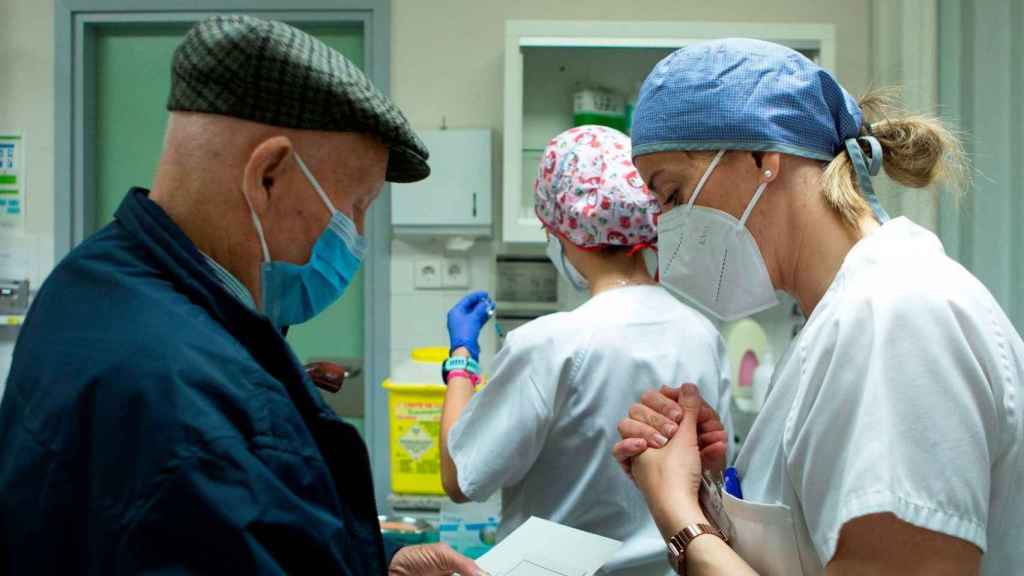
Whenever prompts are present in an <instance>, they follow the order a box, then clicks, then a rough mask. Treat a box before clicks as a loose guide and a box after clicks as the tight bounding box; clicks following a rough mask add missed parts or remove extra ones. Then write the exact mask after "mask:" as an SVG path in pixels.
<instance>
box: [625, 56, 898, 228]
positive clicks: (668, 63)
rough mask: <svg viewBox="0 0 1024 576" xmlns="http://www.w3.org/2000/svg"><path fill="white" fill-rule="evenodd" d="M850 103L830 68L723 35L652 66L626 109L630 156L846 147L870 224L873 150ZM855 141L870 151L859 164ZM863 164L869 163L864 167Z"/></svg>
mask: <svg viewBox="0 0 1024 576" xmlns="http://www.w3.org/2000/svg"><path fill="white" fill-rule="evenodd" d="M861 122H862V115H861V110H860V106H858V105H857V101H856V100H855V99H854V98H853V97H852V96H850V94H849V93H848V92H847V91H846V90H845V89H843V87H842V86H840V85H839V82H838V81H837V80H836V78H835V76H833V75H832V74H831V73H830V72H828V71H827V70H825V69H824V68H822V67H821V66H818V65H817V64H815V63H814V62H812V61H811V60H809V59H808V58H807V57H805V56H804V55H802V54H800V53H799V52H797V51H795V50H792V49H790V48H787V47H785V46H780V45H778V44H772V43H771V42H763V41H761V40H750V39H745V38H727V39H723V40H712V41H709V42H700V43H697V44H692V45H690V46H686V47H685V48H680V49H679V50H676V51H675V52H673V53H672V54H670V55H668V56H666V57H665V58H664V59H663V60H661V62H658V64H657V66H655V67H654V70H653V71H651V73H650V74H649V75H648V76H647V80H645V81H644V83H643V86H642V87H641V88H640V96H639V98H638V99H637V103H636V109H635V111H634V112H633V124H632V140H633V157H634V158H636V157H637V156H643V155H645V154H651V153H654V152H665V151H673V150H723V149H724V150H752V151H765V152H769V151H770V152H783V153H786V154H792V155H795V156H803V157H806V158H813V159H816V160H826V161H827V160H831V159H833V158H835V156H836V155H837V154H839V153H841V152H842V151H843V150H846V151H847V153H848V154H850V157H851V160H852V161H853V165H854V169H855V171H856V173H857V179H858V184H859V186H860V190H861V193H862V194H864V196H865V197H866V198H867V200H868V202H869V203H870V204H871V207H872V209H874V211H875V213H876V215H878V216H879V219H882V220H884V219H885V217H884V211H883V210H882V209H881V206H880V205H878V204H877V199H876V198H875V197H874V193H873V190H872V187H871V180H870V176H872V175H874V174H877V173H878V168H879V165H880V164H881V160H882V153H881V146H880V145H879V144H878V141H877V140H876V139H875V138H874V137H872V136H870V135H864V136H861ZM859 142H864V143H865V144H867V145H868V146H869V147H870V149H871V152H872V154H871V157H870V158H868V159H867V160H866V161H865V158H864V154H863V152H862V151H861V148H860V145H859ZM868 163H870V166H869V165H868Z"/></svg>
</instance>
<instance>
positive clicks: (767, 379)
mask: <svg viewBox="0 0 1024 576" xmlns="http://www.w3.org/2000/svg"><path fill="white" fill-rule="evenodd" d="M774 372H775V357H774V356H772V353H771V352H765V353H764V357H763V358H762V359H761V363H760V364H758V365H757V368H756V369H755V370H754V396H753V401H754V410H755V411H757V412H760V411H761V407H762V406H764V399H765V397H766V396H767V395H768V388H769V387H770V386H771V383H772V373H774Z"/></svg>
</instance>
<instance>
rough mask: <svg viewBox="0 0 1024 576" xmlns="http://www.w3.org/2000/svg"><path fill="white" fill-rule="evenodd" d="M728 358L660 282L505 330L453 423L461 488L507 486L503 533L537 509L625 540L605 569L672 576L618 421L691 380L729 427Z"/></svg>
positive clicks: (472, 492) (486, 492)
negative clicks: (623, 455)
mask: <svg viewBox="0 0 1024 576" xmlns="http://www.w3.org/2000/svg"><path fill="white" fill-rule="evenodd" d="M726 362H727V360H726V354H725V350H724V345H723V343H722V339H721V337H720V336H719V334H718V331H717V330H715V328H714V326H712V324H711V322H709V321H708V320H707V319H706V318H704V317H703V316H701V315H700V314H699V313H697V312H696V311H694V310H693V309H692V308H689V307H687V306H685V305H684V304H682V303H680V302H679V301H678V300H676V299H675V298H673V297H672V296H671V295H670V294H669V293H668V292H666V291H665V290H664V289H663V288H661V287H660V286H629V287H624V288H617V289H614V290H609V291H606V292H601V293H599V294H597V295H596V296H594V297H593V298H591V299H590V300H588V301H587V302H586V303H584V304H582V305H581V306H580V307H578V308H577V309H575V310H573V311H571V312H563V313H558V314H552V315H549V316H544V317H542V318H538V319H537V320H534V321H533V322H530V323H529V324H526V325H524V326H522V327H520V328H519V329H517V330H514V331H512V332H510V333H509V334H508V336H507V338H506V340H505V345H504V347H502V349H501V351H500V352H499V353H498V355H497V357H496V358H495V362H494V364H495V365H494V369H493V370H492V371H491V372H492V374H493V376H492V377H491V379H490V382H489V383H488V384H487V386H486V387H485V388H484V389H483V390H481V391H480V392H478V393H477V394H475V395H474V396H473V399H472V401H471V402H470V403H469V405H468V407H467V408H466V411H465V412H464V413H463V414H462V415H461V416H460V418H459V420H458V422H457V423H456V424H455V426H454V427H453V428H452V430H451V433H450V435H449V438H448V443H449V451H450V453H451V456H452V459H453V460H454V461H455V465H456V468H457V469H458V478H459V488H461V490H462V492H463V494H465V495H466V496H467V497H469V498H470V499H472V500H477V501H482V500H485V499H487V498H488V497H489V496H490V495H491V494H492V493H494V492H495V491H497V490H499V489H502V512H501V515H502V517H501V525H500V527H499V530H498V538H499V539H501V538H504V537H505V536H507V535H508V534H509V533H510V532H511V531H512V530H514V529H515V528H516V527H518V526H519V525H520V524H522V523H523V522H525V521H526V520H527V519H529V517H530V516H539V517H541V518H547V519H549V520H552V521H555V522H560V523H562V524H567V525H569V526H573V527H576V528H579V529H581V530H586V531H589V532H594V533H597V534H601V535H603V536H606V537H609V538H614V539H616V540H623V541H627V542H626V545H625V546H624V547H623V548H622V549H621V550H620V553H619V555H618V556H617V557H616V558H614V559H613V560H612V561H611V562H610V563H609V564H608V568H611V569H612V570H611V571H610V573H614V574H620V573H622V570H621V569H622V568H624V567H627V566H637V565H643V566H646V569H643V568H639V567H638V568H639V569H640V570H641V572H640V573H646V574H670V573H672V572H671V571H670V570H669V567H668V563H667V561H666V555H665V550H666V549H665V544H664V541H663V540H662V539H661V536H660V535H659V534H658V530H657V528H656V527H655V525H654V522H653V520H652V519H651V517H650V514H649V513H648V511H647V505H646V503H645V502H644V498H643V495H642V494H641V493H640V492H639V491H638V490H637V489H636V487H635V486H634V485H633V483H632V482H631V481H630V480H629V478H628V477H627V476H626V474H624V473H623V472H622V469H621V468H619V465H618V464H617V463H616V461H615V458H614V457H612V454H611V450H612V446H613V445H614V444H615V442H616V441H618V440H619V434H618V430H617V425H618V422H619V420H621V419H622V418H624V417H625V416H626V415H627V411H628V409H629V406H630V405H631V404H633V403H635V402H637V401H638V400H639V398H640V395H641V394H643V393H644V392H645V391H647V390H651V389H653V388H658V387H660V386H662V385H669V386H680V385H682V384H685V383H688V382H692V383H695V384H697V385H698V386H699V387H700V391H701V394H702V395H703V397H704V398H706V399H707V400H708V403H709V404H711V405H712V406H714V407H715V408H716V409H717V410H718V412H719V414H720V415H721V417H722V419H723V421H724V422H725V424H726V426H727V427H728V428H729V429H730V430H731V425H730V424H731V422H730V420H729V410H728V399H729V370H728V365H727V364H726ZM632 572H633V571H631V573H632Z"/></svg>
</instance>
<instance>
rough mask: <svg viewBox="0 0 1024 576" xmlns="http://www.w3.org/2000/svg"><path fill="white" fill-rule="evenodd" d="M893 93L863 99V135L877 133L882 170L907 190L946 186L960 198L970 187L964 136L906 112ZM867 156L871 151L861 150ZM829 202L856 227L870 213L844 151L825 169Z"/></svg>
mask: <svg viewBox="0 0 1024 576" xmlns="http://www.w3.org/2000/svg"><path fill="white" fill-rule="evenodd" d="M897 96H898V94H897V92H896V91H895V90H893V89H875V90H870V91H868V93H867V94H865V95H864V96H863V97H861V98H860V100H859V102H858V104H860V108H861V110H862V111H863V113H864V122H863V126H864V127H863V128H861V136H868V135H873V136H874V137H875V138H877V139H878V142H879V144H881V145H882V167H883V168H884V169H885V173H886V174H887V175H888V176H889V177H890V178H892V179H893V180H895V181H896V182H898V183H900V184H902V185H904V186H907V187H909V188H928V187H930V186H932V185H934V184H937V183H940V182H944V183H947V184H949V185H950V189H951V191H953V192H954V193H956V194H959V193H960V192H961V191H962V190H964V189H965V188H966V186H967V185H968V184H969V182H968V176H967V175H968V168H967V161H966V158H965V156H964V152H963V145H962V143H961V141H960V137H959V136H958V135H957V133H956V132H954V131H953V130H952V129H950V128H949V127H947V126H946V125H945V124H944V123H943V122H942V120H939V119H938V118H935V117H933V116H928V115H923V114H907V113H905V112H904V110H903V109H902V107H901V106H900V105H899V104H898V102H897ZM862 149H863V150H864V153H865V155H869V154H870V153H871V150H870V148H869V147H867V146H862ZM822 186H823V188H824V192H825V200H826V202H828V204H829V206H831V207H832V209H834V210H835V211H836V212H837V213H838V214H839V215H840V216H841V217H842V219H843V221H844V222H845V223H846V224H847V225H849V226H850V227H852V228H856V227H857V226H858V225H859V224H860V222H861V220H862V219H864V218H865V217H867V216H869V215H870V214H871V208H870V207H869V206H868V203H867V201H865V199H864V196H863V195H861V193H860V187H859V186H858V184H857V175H856V173H855V172H854V169H853V163H852V161H851V160H850V156H849V154H848V153H847V152H846V150H843V151H842V152H840V153H839V155H838V156H836V157H835V158H834V159H833V160H832V161H831V162H829V163H828V165H827V166H826V167H825V172H824V174H823V176H822Z"/></svg>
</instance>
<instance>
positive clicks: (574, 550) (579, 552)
mask: <svg viewBox="0 0 1024 576" xmlns="http://www.w3.org/2000/svg"><path fill="white" fill-rule="evenodd" d="M621 545H622V543H621V542H619V541H618V540H612V539H611V538H605V537H604V536H598V535H597V534H591V533H589V532H584V531H583V530H577V529H575V528H570V527H568V526H563V525H561V524H557V523H555V522H550V521H548V520H544V519H542V518H537V517H532V518H530V519H529V520H527V521H526V522H524V523H523V525H522V526H520V527H519V528H517V529H516V530H515V531H514V532H512V533H511V534H509V535H508V537H506V538H505V539H504V540H502V541H501V542H499V543H498V545H497V546H495V547H494V548H493V549H492V550H491V551H490V552H488V553H487V554H484V555H483V556H481V557H480V558H479V559H478V560H477V561H476V563H477V565H478V566H480V567H481V568H483V569H484V570H486V571H487V572H489V573H490V574H491V576H592V575H593V574H595V573H596V572H597V571H598V570H599V569H600V568H601V566H604V564H605V562H607V561H608V560H610V559H611V557H612V556H613V555H614V554H615V551H616V550H618V549H619V546H621Z"/></svg>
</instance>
